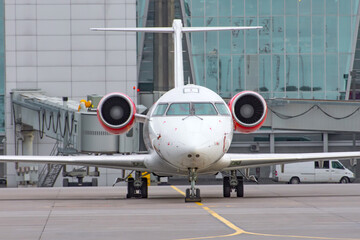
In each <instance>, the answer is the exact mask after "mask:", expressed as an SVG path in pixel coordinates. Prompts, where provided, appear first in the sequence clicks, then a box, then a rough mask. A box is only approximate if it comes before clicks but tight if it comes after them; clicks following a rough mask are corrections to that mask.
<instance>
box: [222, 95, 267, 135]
mask: <svg viewBox="0 0 360 240" xmlns="http://www.w3.org/2000/svg"><path fill="white" fill-rule="evenodd" d="M229 108H230V111H231V113H232V116H233V120H234V126H235V130H236V131H238V132H242V133H251V132H254V131H256V130H257V129H259V128H260V127H261V125H263V123H264V122H265V119H266V115H267V105H266V102H265V100H264V98H263V97H262V96H261V95H260V94H258V93H256V92H252V91H244V92H240V93H238V94H236V95H235V96H234V97H233V98H232V99H231V100H230V102H229Z"/></svg>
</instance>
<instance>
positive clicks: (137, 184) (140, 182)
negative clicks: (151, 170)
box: [126, 171, 148, 198]
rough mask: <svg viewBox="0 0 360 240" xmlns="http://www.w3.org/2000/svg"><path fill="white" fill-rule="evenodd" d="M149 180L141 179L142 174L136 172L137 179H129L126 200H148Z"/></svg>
mask: <svg viewBox="0 0 360 240" xmlns="http://www.w3.org/2000/svg"><path fill="white" fill-rule="evenodd" d="M147 197H148V186H147V179H146V178H142V177H141V172H139V171H136V172H135V179H134V178H128V193H127V195H126V198H147Z"/></svg>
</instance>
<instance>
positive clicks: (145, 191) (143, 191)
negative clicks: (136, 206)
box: [141, 178, 148, 198]
mask: <svg viewBox="0 0 360 240" xmlns="http://www.w3.org/2000/svg"><path fill="white" fill-rule="evenodd" d="M141 181H142V185H141V198H148V185H147V178H141Z"/></svg>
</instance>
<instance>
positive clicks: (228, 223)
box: [171, 186, 245, 240]
mask: <svg viewBox="0 0 360 240" xmlns="http://www.w3.org/2000/svg"><path fill="white" fill-rule="evenodd" d="M171 187H172V188H173V189H174V190H175V191H177V192H179V193H180V194H182V195H183V196H185V193H184V192H183V191H181V190H180V189H178V188H177V187H175V186H171ZM195 203H196V204H197V205H199V206H201V207H202V206H203V205H204V204H202V203H200V202H195ZM202 208H203V209H204V210H206V211H207V212H208V213H210V214H211V215H212V216H213V217H214V218H216V219H217V220H219V221H220V222H222V223H224V224H225V225H226V226H228V227H229V228H231V229H233V230H235V232H234V233H232V234H227V235H220V236H207V237H197V238H185V239H186V240H191V239H209V238H221V237H231V236H236V235H240V234H243V233H245V231H244V230H242V229H241V228H239V227H237V226H235V225H234V224H233V223H231V222H230V221H228V220H226V219H225V218H223V217H222V216H220V215H219V214H217V213H216V212H214V211H213V210H211V209H210V208H208V207H202ZM185 239H182V240H185Z"/></svg>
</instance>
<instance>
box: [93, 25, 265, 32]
mask: <svg viewBox="0 0 360 240" xmlns="http://www.w3.org/2000/svg"><path fill="white" fill-rule="evenodd" d="M261 28H262V27H261V26H253V27H183V28H181V32H210V31H239V30H254V29H261ZM90 30H91V31H113V32H116V31H118V32H152V33H173V32H174V28H172V27H149V28H90Z"/></svg>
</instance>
